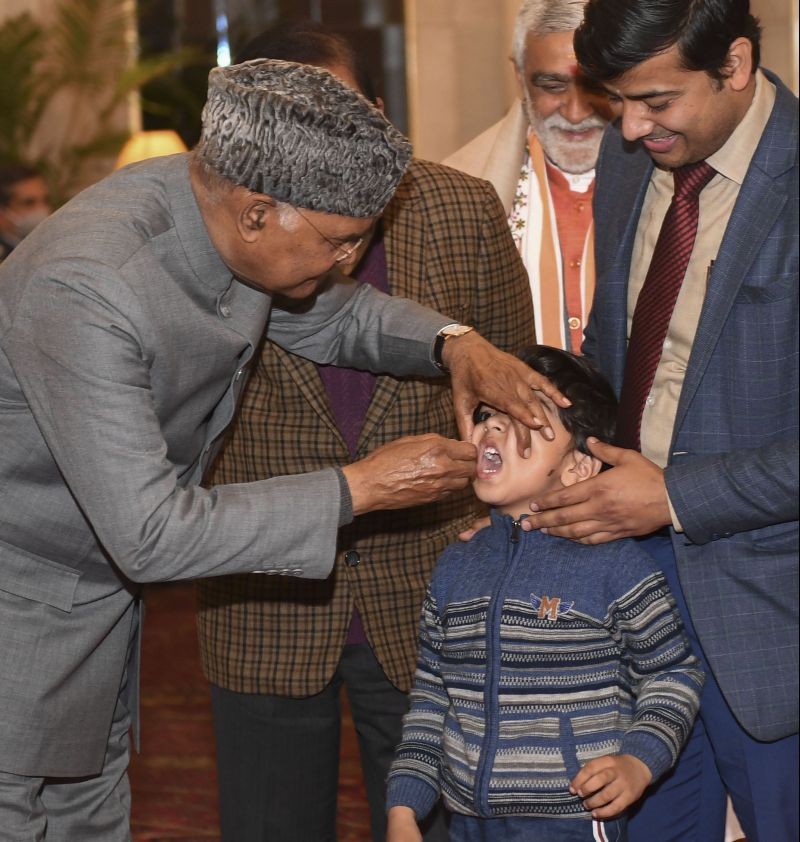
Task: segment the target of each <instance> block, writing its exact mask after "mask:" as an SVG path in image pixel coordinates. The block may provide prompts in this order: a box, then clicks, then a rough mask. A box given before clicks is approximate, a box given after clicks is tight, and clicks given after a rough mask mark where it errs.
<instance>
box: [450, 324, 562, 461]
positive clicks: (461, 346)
mask: <svg viewBox="0 0 800 842" xmlns="http://www.w3.org/2000/svg"><path fill="white" fill-rule="evenodd" d="M442 357H443V362H444V364H445V365H446V367H447V369H448V370H449V371H450V376H451V381H452V384H453V406H454V408H455V413H456V422H457V423H458V431H459V433H460V435H461V438H462V439H464V440H468V439H469V438H470V436H471V435H472V428H473V427H474V426H475V425H474V422H473V420H472V413H473V412H474V410H475V407H476V406H478V404H481V403H486V404H488V405H489V406H493V407H494V408H495V409H499V410H500V411H501V412H505V413H506V414H507V415H510V416H511V423H512V424H513V425H514V430H515V432H516V435H517V447H518V449H519V452H520V455H521V456H529V455H530V445H531V433H530V431H531V430H532V429H533V430H538V431H539V432H540V433H541V434H542V435H543V436H544V437H545V438H546V439H548V441H549V440H552V438H553V430H552V428H551V427H550V420H549V419H548V417H547V414H546V413H545V411H544V409H543V407H542V405H541V403H540V400H539V396H538V395H537V392H540V393H542V394H543V395H547V397H549V398H550V400H551V401H553V403H556V404H558V405H559V406H564V407H566V406H570V401H569V400H568V399H567V398H566V397H564V395H562V394H561V392H560V391H559V390H558V389H556V387H555V386H554V385H553V384H552V383H551V382H550V381H549V380H548V379H547V378H546V377H545V376H544V375H543V374H539V373H538V372H537V371H534V370H533V369H532V368H530V367H529V366H527V365H526V364H525V363H524V362H522V360H519V359H517V358H516V357H514V356H512V355H511V354H506V353H505V352H504V351H500V350H499V349H498V348H495V347H494V345H492V344H491V343H490V342H487V341H486V340H485V339H484V338H483V337H482V336H480V335H479V334H478V333H476V332H475V331H471V332H470V333H465V334H464V335H463V336H457V337H455V336H454V337H453V338H451V339H448V340H447V342H446V343H445V345H444V351H443V353H442Z"/></svg>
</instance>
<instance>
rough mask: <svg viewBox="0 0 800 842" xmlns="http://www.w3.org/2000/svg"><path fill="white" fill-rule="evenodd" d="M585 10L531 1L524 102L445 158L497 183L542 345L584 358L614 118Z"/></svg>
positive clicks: (518, 66)
mask: <svg viewBox="0 0 800 842" xmlns="http://www.w3.org/2000/svg"><path fill="white" fill-rule="evenodd" d="M585 5H586V0H527V2H525V3H523V4H522V7H521V8H520V10H519V14H518V15H517V19H516V24H515V29H514V38H513V51H512V52H513V55H512V61H513V63H514V72H515V76H516V79H517V84H518V86H519V97H520V98H519V99H518V100H517V101H516V102H515V103H514V104H513V105H512V106H511V109H510V110H509V112H508V113H507V114H506V116H505V117H504V118H503V119H502V120H501V121H500V122H498V123H496V124H495V125H494V126H492V127H491V128H489V129H487V130H486V131H485V132H483V134H481V135H479V136H478V137H476V138H475V139H474V140H472V141H471V142H470V143H468V144H467V145H466V146H464V147H463V148H462V149H460V150H459V151H458V152H455V153H454V154H453V155H451V156H450V157H449V158H447V159H445V161H444V163H445V164H447V165H448V166H451V167H455V168H456V169H460V170H463V171H464V172H467V173H470V174H471V175H476V176H479V177H480V178H485V179H487V180H488V181H490V182H491V183H492V184H493V185H494V187H495V189H496V190H497V193H498V195H499V196H500V199H501V201H502V202H503V206H504V208H505V210H506V213H507V214H509V224H510V226H511V231H512V234H513V236H514V240H515V242H516V244H517V248H518V249H519V251H520V254H521V255H522V259H523V262H524V263H525V266H526V267H527V269H528V274H529V276H530V286H531V293H532V296H533V309H534V314H535V318H536V336H537V339H538V341H539V342H542V343H544V344H546V345H554V346H556V347H559V348H563V349H566V350H568V351H573V352H575V353H579V352H580V348H581V343H582V341H583V329H584V326H585V324H586V319H587V318H588V315H589V309H590V307H591V303H592V295H593V292H594V258H593V245H594V239H593V225H592V196H593V192H594V166H595V162H596V160H597V153H598V151H599V149H600V139H601V137H602V135H603V130H604V129H605V126H606V123H607V122H608V120H609V118H610V116H611V113H610V109H609V104H608V99H607V97H606V96H605V94H604V93H603V92H601V91H598V90H597V89H596V88H594V87H592V86H591V85H590V84H589V83H588V81H587V80H586V78H585V77H583V76H582V75H581V73H580V71H579V69H578V65H577V62H576V59H575V52H574V50H573V49H572V37H573V34H574V31H575V29H576V28H577V26H578V24H580V22H581V19H582V17H583V7H584V6H585Z"/></svg>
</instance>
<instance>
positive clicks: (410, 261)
mask: <svg viewBox="0 0 800 842" xmlns="http://www.w3.org/2000/svg"><path fill="white" fill-rule="evenodd" d="M413 167H414V164H413V162H412V164H411V169H410V170H409V174H408V175H407V176H406V177H405V178H404V179H403V180H402V182H401V183H400V186H399V187H398V189H397V192H396V194H395V196H394V197H393V198H392V201H391V202H390V203H389V205H388V207H387V208H386V210H385V211H384V212H383V218H382V219H383V237H384V245H385V248H386V272H387V274H388V276H389V290H390V292H391V294H392V295H397V296H400V297H403V298H412V299H414V300H415V301H421V302H423V303H425V302H426V300H427V295H426V289H427V276H426V273H425V259H424V247H423V248H422V249H420V250H419V251H412V249H411V248H410V247H409V244H411V243H424V242H425V226H424V224H423V221H422V214H418V213H416V212H415V206H416V204H417V201H418V197H419V191H418V188H417V185H416V183H415V181H414V178H413V175H412V173H413ZM401 389H402V380H398V379H396V378H394V377H388V376H385V375H384V376H379V377H378V378H377V381H376V383H375V392H374V393H373V395H372V400H371V401H370V405H369V408H368V410H367V414H366V416H365V417H364V425H363V427H362V428H361V434H360V436H359V439H358V453H359V454H361V453H362V451H364V449H365V448H366V446H367V443H368V441H369V438H370V436H371V435H372V434H373V432H374V431H375V430H376V428H378V427H380V425H381V424H382V423H383V419H384V418H385V417H386V415H387V413H388V412H389V411H390V410H391V408H392V406H393V405H394V403H395V401H397V399H398V396H399V394H400V390H401Z"/></svg>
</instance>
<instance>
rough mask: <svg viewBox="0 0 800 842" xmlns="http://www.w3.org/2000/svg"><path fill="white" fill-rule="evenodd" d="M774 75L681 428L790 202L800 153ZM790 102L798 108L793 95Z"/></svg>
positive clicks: (720, 259) (722, 254) (712, 289)
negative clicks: (786, 179) (791, 144)
mask: <svg viewBox="0 0 800 842" xmlns="http://www.w3.org/2000/svg"><path fill="white" fill-rule="evenodd" d="M769 78H770V79H771V81H772V82H773V83H774V84H776V85H777V87H778V94H777V96H776V100H775V105H774V106H773V111H772V115H771V116H770V119H769V122H768V123H767V126H766V128H765V130H764V135H763V136H762V139H761V142H760V143H759V145H758V148H757V149H756V152H755V154H754V156H753V160H752V162H751V164H750V167H749V169H748V171H747V176H746V177H745V180H744V183H743V184H742V187H741V190H740V191H739V196H738V198H737V200H736V204H735V205H734V208H733V212H732V214H731V218H730V220H729V222H728V227H727V228H726V230H725V235H724V237H723V239H722V242H721V243H720V248H719V253H718V255H717V259H716V260H715V262H714V267H713V269H712V270H711V272H710V274H709V279H708V289H707V290H706V297H705V301H704V303H703V309H702V311H701V313H700V321H699V323H698V326H697V334H696V336H695V340H694V345H693V347H692V353H691V356H690V358H689V364H688V366H687V371H686V379H685V381H684V384H683V389H682V390H681V396H680V401H679V404H678V412H677V415H676V419H675V427H674V430H675V431H676V432H677V430H679V429H680V426H681V424H682V423H683V420H684V418H685V417H686V412H687V410H688V408H689V405H690V404H691V402H692V399H693V398H694V395H695V392H696V391H697V388H698V386H699V384H700V382H701V380H702V378H703V374H704V373H705V370H706V367H707V366H708V364H709V361H710V359H711V356H712V354H713V352H714V348H715V347H716V344H717V342H718V340H719V337H720V334H721V333H722V330H723V328H724V326H725V322H726V320H727V318H728V314H729V313H730V310H731V308H732V307H733V304H734V302H735V300H736V297H737V295H738V294H739V290H740V289H741V286H742V284H743V282H744V280H745V278H746V277H747V274H748V272H749V271H750V268H751V266H752V264H753V261H754V260H755V259H756V257H757V255H758V253H759V251H760V250H761V246H762V244H763V243H764V240H765V239H766V237H767V236H768V234H769V232H770V231H771V230H772V228H773V226H774V224H775V222H776V220H777V219H778V218H779V217H780V216H781V213H782V212H783V209H784V207H785V206H786V202H787V200H788V196H787V193H786V190H785V188H784V186H783V185H782V184H781V183H779V182H778V181H776V179H777V178H778V176H780V175H782V174H783V173H785V172H786V171H787V170H788V169H789V168H790V167H791V166H792V156H793V155H794V154H795V153H794V151H793V150H787V144H786V141H785V138H786V136H787V135H788V136H791V131H790V129H789V127H788V126H785V125H783V123H784V122H786V114H787V111H786V101H785V93H786V92H785V90H782V88H783V86H782V85H781V83H780V82H778V81H777V80H776V79H775V77H773V76H771V75H769ZM788 106H789V108H790V109H794V108H796V105H795V104H794V101H793V100H791V99H790V101H789V102H788ZM675 434H676V433H674V434H673V436H674V435H675Z"/></svg>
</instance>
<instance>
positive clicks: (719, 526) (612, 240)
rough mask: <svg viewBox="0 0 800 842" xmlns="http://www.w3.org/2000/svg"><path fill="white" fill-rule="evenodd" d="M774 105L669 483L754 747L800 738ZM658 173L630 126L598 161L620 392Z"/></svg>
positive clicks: (788, 216) (706, 623)
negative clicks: (637, 242)
mask: <svg viewBox="0 0 800 842" xmlns="http://www.w3.org/2000/svg"><path fill="white" fill-rule="evenodd" d="M767 75H768V76H769V78H770V80H771V81H772V82H773V83H774V84H775V85H776V87H777V98H776V101H775V105H774V107H773V110H772V114H771V115H770V119H769V121H768V123H767V126H766V128H765V130H764V133H763V135H762V137H761V141H760V143H759V145H758V148H757V149H756V152H755V155H754V157H753V160H752V162H751V164H750V167H749V169H748V171H747V176H746V178H745V181H744V183H743V184H742V187H741V190H740V193H739V197H738V199H737V201H736V205H735V207H734V209H733V213H732V215H731V218H730V221H729V223H728V227H727V229H726V231H725V235H724V238H723V240H722V243H721V245H720V249H719V253H718V255H717V259H716V261H715V264H714V267H713V272H712V273H711V275H710V278H709V280H708V289H707V292H706V297H705V301H704V304H703V309H702V313H701V316H700V322H699V325H698V329H697V335H696V338H695V342H694V345H693V348H692V353H691V357H690V359H689V363H688V367H687V371H686V378H685V382H684V386H683V390H682V392H681V396H680V402H679V406H678V412H677V417H676V420H675V427H674V429H673V434H672V442H671V447H670V457H669V464H668V466H667V468H666V470H665V480H666V484H667V489H668V491H669V496H670V500H671V502H672V504H673V506H674V508H675V511H676V513H677V516H678V518H679V520H680V522H681V525H682V526H683V527H684V530H685V531H684V532H683V533H676V532H674V530H671V533H672V544H673V548H674V551H675V556H676V559H677V564H678V570H679V574H680V579H681V584H682V586H683V589H684V591H685V594H686V599H687V602H688V605H689V611H690V613H691V616H692V620H693V622H694V625H695V628H696V630H697V633H698V635H699V637H700V641H701V643H702V646H703V649H704V651H705V654H706V657H707V659H708V661H709V663H710V665H711V669H712V670H713V672H714V676H715V677H716V679H717V682H718V683H719V685H720V687H721V689H722V692H723V694H724V695H725V698H726V700H727V701H728V704H729V705H730V707H731V709H732V710H733V712H734V714H735V716H736V717H737V719H738V721H739V722H740V723H741V725H742V726H743V727H744V728H745V729H746V730H747V731H748V732H749V733H750V734H751V735H752V736H753V737H755V738H756V739H760V740H774V739H778V738H780V737H784V736H787V735H789V734H792V733H794V732H796V731H797V728H798V721H797V720H798V160H797V159H798V120H797V98H796V97H795V96H793V95H792V94H791V93H790V92H789V91H788V90H787V89H786V87H785V86H784V85H782V84H781V83H780V81H778V80H777V79H776V78H775V77H774V76H772V75H771V74H767ZM652 168H653V163H652V160H651V158H650V156H649V155H648V154H647V152H646V150H645V149H644V148H643V147H642V146H641V145H640V144H628V143H626V142H625V141H624V139H623V138H622V135H621V133H620V131H619V127H618V126H611V127H610V128H609V130H608V131H607V133H606V136H605V138H604V141H603V146H602V149H601V153H600V159H599V161H598V168H597V172H598V176H597V186H596V189H595V198H594V203H595V208H594V218H595V225H596V235H595V243H596V259H597V288H596V293H595V299H594V305H593V309H592V313H591V316H590V321H589V325H588V327H587V334H586V341H585V344H584V352H585V353H586V354H587V355H588V356H590V357H592V358H593V359H594V360H595V362H597V363H598V364H599V366H600V368H601V369H602V370H603V371H604V372H605V373H606V375H607V376H608V377H609V378H610V380H611V382H612V384H613V386H614V388H615V389H616V391H617V394H619V391H620V387H621V385H622V377H623V372H624V367H625V355H626V345H627V337H626V312H627V294H628V277H629V273H630V263H631V252H632V248H633V241H634V238H635V235H636V228H637V224H638V221H639V215H640V213H641V209H642V202H643V200H644V196H645V192H646V190H647V185H648V182H649V179H650V174H651V172H652Z"/></svg>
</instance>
